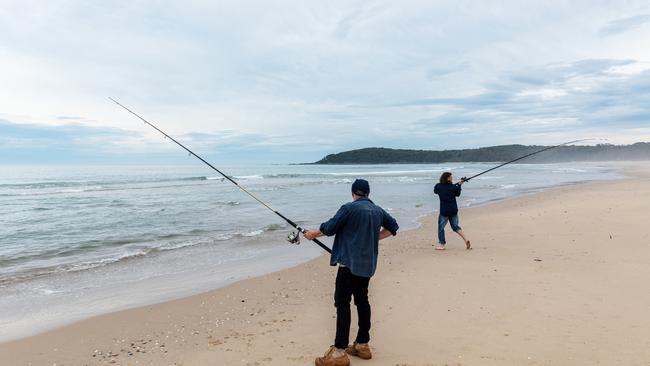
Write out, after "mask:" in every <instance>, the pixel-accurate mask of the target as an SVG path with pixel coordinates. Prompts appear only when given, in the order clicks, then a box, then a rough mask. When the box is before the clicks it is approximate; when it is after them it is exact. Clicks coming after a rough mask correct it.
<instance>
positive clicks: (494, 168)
mask: <svg viewBox="0 0 650 366" xmlns="http://www.w3.org/2000/svg"><path fill="white" fill-rule="evenodd" d="M588 140H593V139H582V140H574V141H569V142H565V143H563V144H559V145H555V146H549V147H546V148H544V149H541V150H539V151H535V152H532V153H530V154H526V155H524V156H520V157H518V158H516V159H513V160H510V161H508V162H505V163H503V164H500V165H497V166H495V167H493V168H490V169H488V170H485V171H483V172H480V173H478V174H476V175H473V176H471V177H469V178H467V177H463V178H460V180H461V181H463V182H468V181H469V180H470V179H474V178H476V177H478V176H481V175H483V174H485V173H489V172H491V171H493V170H496V169H499V168H501V167H503V166H506V165H508V164H512V163H514V162H515V161H519V160H522V159H525V158H527V157H529V156H533V155H537V154H539V153H543V152H544V151H548V150H551V149H555V148H558V147H560V146H565V145H569V144H574V143H576V142H582V141H588Z"/></svg>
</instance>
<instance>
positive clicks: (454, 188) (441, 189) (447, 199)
mask: <svg viewBox="0 0 650 366" xmlns="http://www.w3.org/2000/svg"><path fill="white" fill-rule="evenodd" d="M460 190H461V188H460V184H458V183H456V184H452V183H438V184H436V186H435V187H433V193H435V194H437V195H438V197H440V215H441V216H456V215H458V204H457V203H456V197H459V196H460Z"/></svg>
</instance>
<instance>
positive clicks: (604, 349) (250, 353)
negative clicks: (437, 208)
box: [0, 163, 650, 366]
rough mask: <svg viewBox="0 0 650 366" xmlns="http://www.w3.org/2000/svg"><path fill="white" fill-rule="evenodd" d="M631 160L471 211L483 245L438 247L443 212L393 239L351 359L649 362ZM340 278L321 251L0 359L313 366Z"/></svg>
mask: <svg viewBox="0 0 650 366" xmlns="http://www.w3.org/2000/svg"><path fill="white" fill-rule="evenodd" d="M634 166H635V168H631V169H630V170H629V172H630V174H631V175H633V176H634V177H635V178H634V179H626V180H621V181H615V182H600V183H590V184H583V185H577V186H571V187H562V188H556V189H552V190H548V191H545V192H542V193H537V194H533V195H529V196H525V197H519V198H514V199H510V200H507V201H503V202H498V203H494V204H490V205H486V206H482V207H477V208H472V209H465V210H462V211H461V226H463V229H464V230H465V232H466V234H467V235H468V236H469V237H470V239H471V240H472V243H473V246H474V249H473V250H471V251H467V250H465V248H464V245H463V243H462V242H461V240H460V239H459V238H458V237H457V236H455V235H453V233H449V234H448V235H449V238H448V243H449V244H448V249H447V250H446V251H434V250H433V246H432V244H433V243H434V235H435V231H436V229H435V217H426V218H424V219H423V220H422V227H420V228H419V229H416V230H411V231H407V232H402V233H400V234H399V235H398V236H397V237H394V238H389V239H387V240H385V241H383V242H382V244H381V258H380V263H379V268H378V271H377V275H376V276H375V277H373V279H372V281H371V285H370V297H371V299H370V301H371V304H372V306H373V328H372V331H371V336H372V341H371V346H372V348H373V352H374V358H373V360H370V361H363V360H358V359H352V364H353V365H368V366H372V365H400V366H406V365H408V366H415V365H423V366H424V365H650V337H649V336H648V335H649V334H650V333H649V330H650V317H648V315H647V314H648V313H649V311H650V292H649V291H648V290H647V289H648V288H650V266H648V263H650V227H649V226H648V222H650V221H649V219H650V215H649V214H648V212H647V210H648V207H650V173H649V172H650V164H645V163H636V164H635V165H634ZM303 245H310V244H307V243H304V244H303ZM335 271H336V269H335V268H334V267H330V266H328V258H327V257H325V256H322V257H319V258H317V259H315V260H313V261H310V262H308V263H305V264H303V265H300V266H297V267H294V268H290V269H286V270H282V271H279V272H275V273H272V274H269V275H266V276H263V277H258V278H252V279H248V280H244V281H241V282H238V283H235V284H232V285H230V286H228V287H225V288H221V289H217V290H214V291H210V292H207V293H204V294H200V295H196V296H191V297H186V298H182V299H179V300H174V301H170V302H165V303H161V304H157V305H152V306H145V307H141V308H136V309H131V310H125V311H120V312H116V313H112V314H107V315H103V316H99V317H95V318H91V319H88V320H84V321H81V322H78V323H75V324H72V325H70V326H66V327H62V328H59V329H55V330H53V331H49V332H47V333H43V334H40V335H36V336H33V337H29V338H25V339H21V340H17V341H12V342H7V343H3V344H0V365H57V366H58V365H101V364H116V365H312V364H313V358H314V357H315V356H317V355H320V354H322V353H323V352H324V351H325V350H326V348H327V347H328V346H329V345H330V344H331V343H332V342H333V336H334V320H335V319H334V315H335V309H334V307H333V289H334V286H333V285H334V276H335ZM353 322H354V320H353ZM354 330H355V327H354V326H353V331H354ZM352 336H353V335H352ZM352 338H353V337H352Z"/></svg>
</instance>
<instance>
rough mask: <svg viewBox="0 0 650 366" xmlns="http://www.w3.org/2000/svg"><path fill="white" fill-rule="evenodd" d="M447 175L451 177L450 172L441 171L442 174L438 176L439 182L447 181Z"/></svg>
mask: <svg viewBox="0 0 650 366" xmlns="http://www.w3.org/2000/svg"><path fill="white" fill-rule="evenodd" d="M449 177H451V173H449V172H444V173H442V175H441V176H440V183H442V184H445V183H449Z"/></svg>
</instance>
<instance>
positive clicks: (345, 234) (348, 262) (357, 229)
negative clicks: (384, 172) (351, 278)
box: [320, 197, 399, 277]
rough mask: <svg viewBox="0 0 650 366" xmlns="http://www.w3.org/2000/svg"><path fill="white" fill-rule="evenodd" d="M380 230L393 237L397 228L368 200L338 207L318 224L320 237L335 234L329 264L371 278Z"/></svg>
mask: <svg viewBox="0 0 650 366" xmlns="http://www.w3.org/2000/svg"><path fill="white" fill-rule="evenodd" d="M382 227H383V228H385V229H386V230H388V231H390V232H391V233H392V234H393V235H396V234H397V230H398V229H399V225H397V221H396V220H395V219H394V218H393V217H392V216H391V215H389V214H388V213H387V212H386V211H385V210H384V209H383V208H381V207H379V206H377V205H375V204H374V203H373V202H372V201H371V200H370V199H368V198H365V197H361V198H358V199H357V200H355V201H352V202H348V203H346V204H345V205H343V206H341V208H340V209H339V210H338V212H336V215H334V217H332V218H331V219H329V220H328V221H326V222H324V223H322V224H321V225H320V231H321V232H322V233H323V234H325V235H327V236H332V235H336V237H335V238H334V246H333V248H332V256H331V258H330V265H332V266H336V265H337V264H342V265H344V266H346V267H348V268H350V272H352V274H354V275H356V276H361V277H372V276H373V275H374V274H375V271H376V270H377V256H378V255H379V232H380V231H381V228H382Z"/></svg>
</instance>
